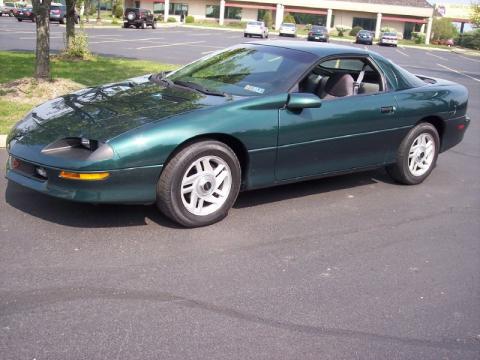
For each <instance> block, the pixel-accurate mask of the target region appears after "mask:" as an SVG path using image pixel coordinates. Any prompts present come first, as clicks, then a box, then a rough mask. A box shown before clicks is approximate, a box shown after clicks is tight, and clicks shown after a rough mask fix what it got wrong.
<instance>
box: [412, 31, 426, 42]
mask: <svg viewBox="0 0 480 360" xmlns="http://www.w3.org/2000/svg"><path fill="white" fill-rule="evenodd" d="M412 40H413V41H415V44H424V43H425V34H424V33H422V32H415V31H414V32H412Z"/></svg>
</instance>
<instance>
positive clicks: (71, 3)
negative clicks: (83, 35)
mask: <svg viewBox="0 0 480 360" xmlns="http://www.w3.org/2000/svg"><path fill="white" fill-rule="evenodd" d="M65 5H66V13H67V30H66V44H65V45H66V46H65V47H66V48H67V49H68V48H69V47H70V46H71V44H72V40H73V38H74V37H75V20H76V16H75V6H76V5H77V0H65Z"/></svg>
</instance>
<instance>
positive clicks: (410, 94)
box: [386, 79, 468, 163]
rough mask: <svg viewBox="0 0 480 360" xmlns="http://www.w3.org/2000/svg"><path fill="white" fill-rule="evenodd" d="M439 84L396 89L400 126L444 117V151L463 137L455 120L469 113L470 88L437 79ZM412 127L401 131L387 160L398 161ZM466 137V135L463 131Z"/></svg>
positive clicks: (387, 155) (442, 145) (442, 122)
mask: <svg viewBox="0 0 480 360" xmlns="http://www.w3.org/2000/svg"><path fill="white" fill-rule="evenodd" d="M435 80H436V83H435V84H427V85H425V86H421V87H417V88H411V89H405V90H400V91H397V92H396V93H395V98H396V100H397V104H398V109H397V121H398V123H399V126H409V127H410V128H411V127H414V126H415V125H416V124H418V123H419V122H421V121H422V120H426V119H428V118H430V119H431V118H438V119H440V120H441V124H442V129H440V130H441V131H440V136H441V151H445V150H446V149H448V148H450V147H451V146H454V145H455V144H457V143H458V142H459V141H461V138H458V136H457V135H459V134H458V132H457V131H456V130H455V124H456V123H458V122H459V121H462V120H463V119H464V118H465V116H466V111H467V104H468V91H467V89H466V88H465V87H464V86H462V85H459V84H456V83H453V82H447V81H444V80H441V79H435ZM410 128H406V129H405V130H404V131H403V133H402V134H399V135H400V136H398V137H397V138H396V141H395V142H394V143H393V144H392V147H391V148H390V150H389V151H388V153H387V154H386V162H387V163H389V162H394V161H395V156H396V150H397V149H398V147H399V146H400V143H401V142H402V140H403V138H404V137H405V135H406V134H407V133H408V131H409V129H410ZM462 137H463V135H462Z"/></svg>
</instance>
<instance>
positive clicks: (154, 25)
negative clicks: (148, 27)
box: [152, 21, 157, 29]
mask: <svg viewBox="0 0 480 360" xmlns="http://www.w3.org/2000/svg"><path fill="white" fill-rule="evenodd" d="M156 28H157V22H156V21H154V22H152V29H156Z"/></svg>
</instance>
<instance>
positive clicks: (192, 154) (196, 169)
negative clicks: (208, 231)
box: [157, 140, 241, 227]
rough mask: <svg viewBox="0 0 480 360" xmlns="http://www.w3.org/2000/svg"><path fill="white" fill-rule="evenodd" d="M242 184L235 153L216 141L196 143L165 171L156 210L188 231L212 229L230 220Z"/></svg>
mask: <svg viewBox="0 0 480 360" xmlns="http://www.w3.org/2000/svg"><path fill="white" fill-rule="evenodd" d="M240 182H241V168H240V163H239V162H238V159H237V157H236V155H235V153H234V152H233V151H232V149H230V148H229V147H228V146H226V145H225V144H223V143H221V142H218V141H213V140H208V141H201V142H198V143H194V144H192V145H190V146H188V147H186V148H185V149H183V150H181V151H180V152H179V153H178V154H177V155H175V156H174V157H173V158H172V159H171V160H170V161H169V162H168V164H167V165H166V166H165V168H164V170H163V171H162V175H161V176H160V180H159V181H158V185H157V206H158V208H159V209H160V211H162V212H163V213H164V214H165V215H166V216H168V217H169V218H170V219H172V220H173V221H175V222H177V223H179V224H181V225H183V226H185V227H198V226H205V225H210V224H213V223H215V222H217V221H220V220H221V219H223V218H224V217H225V216H227V214H228V211H229V210H230V208H231V207H232V206H233V204H234V202H235V200H236V198H237V195H238V192H239V190H240Z"/></svg>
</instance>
